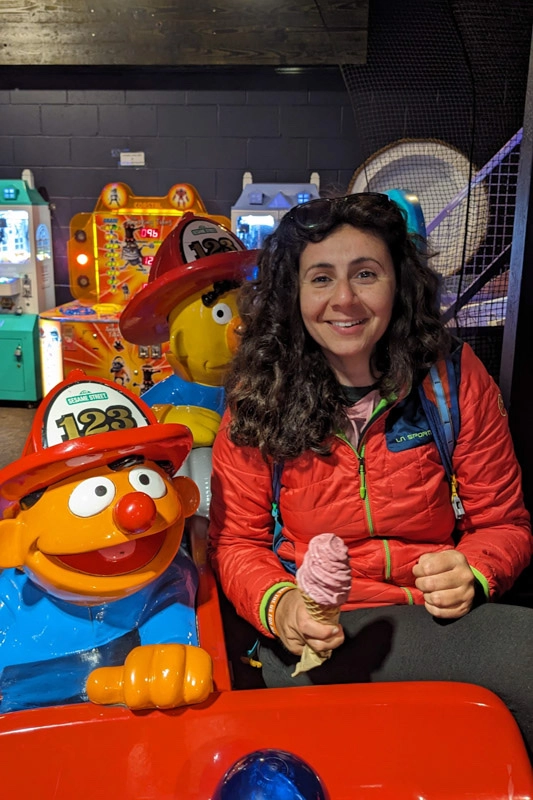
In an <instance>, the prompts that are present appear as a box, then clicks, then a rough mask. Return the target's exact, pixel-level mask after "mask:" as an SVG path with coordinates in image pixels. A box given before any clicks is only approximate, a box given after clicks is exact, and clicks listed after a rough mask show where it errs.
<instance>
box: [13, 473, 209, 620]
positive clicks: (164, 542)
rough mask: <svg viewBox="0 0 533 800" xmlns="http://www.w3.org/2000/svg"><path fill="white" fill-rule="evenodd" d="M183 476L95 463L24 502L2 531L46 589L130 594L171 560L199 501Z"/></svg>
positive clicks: (113, 596)
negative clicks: (16, 541) (13, 539)
mask: <svg viewBox="0 0 533 800" xmlns="http://www.w3.org/2000/svg"><path fill="white" fill-rule="evenodd" d="M198 499H199V498H198V489H197V487H196V486H195V485H194V484H193V483H192V481H190V480H189V479H188V478H176V479H174V481H173V480H171V479H170V478H169V477H168V476H167V475H166V474H165V473H164V472H163V471H162V470H161V469H160V468H159V467H158V466H157V465H156V464H155V463H154V462H147V463H141V464H134V465H130V466H126V467H124V468H123V469H112V468H111V467H103V468H102V467H100V468H97V469H93V470H89V471H87V472H85V473H84V474H83V476H82V477H79V478H78V479H76V478H68V479H65V480H63V481H61V482H59V483H57V484H54V485H53V486H50V487H49V488H48V489H47V490H46V491H45V492H44V493H43V494H42V496H41V497H40V498H39V499H38V500H37V501H36V502H35V504H34V505H30V506H29V507H25V505H26V504H25V503H24V502H22V504H21V505H22V508H21V510H20V512H19V514H18V517H17V519H16V520H7V521H5V522H4V523H1V524H5V525H8V523H11V524H13V525H15V526H16V529H15V530H9V531H8V530H7V529H6V531H5V534H6V535H7V536H18V537H20V538H19V549H20V554H21V555H20V559H21V562H22V563H20V564H19V566H23V568H24V570H25V571H26V572H27V573H28V574H29V575H30V577H31V578H32V580H33V582H34V583H36V584H37V585H38V586H40V587H41V588H43V589H44V590H45V591H46V592H49V593H50V594H52V595H54V596H55V597H59V598H60V599H62V600H67V601H69V602H72V603H78V604H80V605H96V604H100V603H103V602H107V601H109V600H117V599H120V598H121V597H124V596H127V595H129V594H132V593H133V592H135V591H137V590H139V589H141V588H143V587H144V586H146V585H147V584H148V583H151V582H152V581H153V580H155V578H157V577H158V576H159V575H161V574H162V573H163V572H164V570H166V569H167V567H168V566H169V565H170V563H171V561H172V559H173V558H174V556H175V555H176V553H177V551H178V548H179V545H180V543H181V537H182V534H183V526H184V520H185V517H186V516H190V515H191V514H192V513H194V511H195V509H196V507H197V505H198Z"/></svg>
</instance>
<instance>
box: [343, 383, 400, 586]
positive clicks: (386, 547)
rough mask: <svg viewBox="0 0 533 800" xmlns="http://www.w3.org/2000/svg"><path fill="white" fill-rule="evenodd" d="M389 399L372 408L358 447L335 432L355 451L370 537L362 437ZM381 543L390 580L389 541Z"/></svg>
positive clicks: (369, 515) (368, 504)
mask: <svg viewBox="0 0 533 800" xmlns="http://www.w3.org/2000/svg"><path fill="white" fill-rule="evenodd" d="M390 407H391V406H390V401H388V400H387V399H386V398H382V399H381V400H380V402H379V403H378V405H377V406H376V408H375V409H374V411H373V413H372V416H371V417H370V419H369V420H368V422H367V424H366V425H365V427H364V428H363V430H362V431H361V436H360V438H359V449H358V448H356V447H354V446H353V445H352V443H351V442H350V441H349V440H348V439H347V438H346V436H345V435H344V434H337V436H338V437H339V439H342V441H343V442H345V443H346V444H347V445H348V446H349V447H351V448H352V450H353V452H354V453H355V455H356V457H357V460H358V461H359V496H360V497H361V500H362V501H363V502H364V504H365V513H366V521H367V525H368V533H369V535H370V536H371V537H373V536H375V531H374V523H373V520H372V509H371V508H370V498H369V496H368V488H367V485H366V472H365V447H366V445H365V443H364V442H363V439H364V437H365V435H366V434H367V432H368V430H369V429H370V427H371V426H372V425H373V424H374V422H376V420H377V419H378V418H379V417H381V416H382V414H384V413H385V411H387V410H388V409H389V408H390ZM381 542H382V544H383V549H384V551H385V575H384V578H385V580H386V581H388V580H390V577H391V558H390V547H389V542H388V540H387V539H381Z"/></svg>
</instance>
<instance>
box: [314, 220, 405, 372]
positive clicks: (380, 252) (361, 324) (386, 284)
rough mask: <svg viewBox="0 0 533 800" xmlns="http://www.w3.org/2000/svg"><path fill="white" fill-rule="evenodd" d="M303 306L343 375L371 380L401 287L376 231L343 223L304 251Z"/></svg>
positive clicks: (332, 362)
mask: <svg viewBox="0 0 533 800" xmlns="http://www.w3.org/2000/svg"><path fill="white" fill-rule="evenodd" d="M299 287H300V311H301V314H302V319H303V322H304V325H305V327H306V329H307V331H308V333H309V335H310V336H311V337H312V338H313V339H314V340H315V342H317V344H318V345H319V346H320V348H321V350H322V352H323V353H324V356H325V357H326V359H327V360H328V362H329V363H330V365H331V367H332V369H333V371H334V373H335V375H336V377H337V379H338V381H339V382H340V383H341V384H343V385H345V386H368V385H370V384H372V383H373V382H374V381H375V378H376V376H374V375H372V372H371V368H370V360H371V357H372V353H373V350H374V347H375V345H376V343H377V342H378V341H379V340H380V339H381V337H382V336H383V335H384V333H385V331H386V330H387V327H388V325H389V322H390V320H391V316H392V309H393V305H394V297H395V292H396V278H395V273H394V265H393V262H392V258H391V255H390V252H389V249H388V247H387V245H386V244H385V243H384V242H383V241H382V240H381V239H379V238H378V237H377V236H374V235H373V234H371V233H368V232H366V231H363V230H360V229H358V228H353V227H352V226H351V225H342V226H341V227H340V228H336V229H335V230H334V231H333V233H331V234H330V235H329V236H327V237H326V238H325V239H323V240H322V241H321V242H311V243H309V244H307V245H306V246H305V248H304V250H303V251H302V254H301V256H300V268H299Z"/></svg>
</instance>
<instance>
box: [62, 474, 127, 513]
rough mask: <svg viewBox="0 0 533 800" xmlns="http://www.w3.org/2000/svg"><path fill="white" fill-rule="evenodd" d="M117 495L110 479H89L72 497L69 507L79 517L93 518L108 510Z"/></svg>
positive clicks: (77, 488) (81, 484) (78, 487)
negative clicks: (105, 509)
mask: <svg viewBox="0 0 533 800" xmlns="http://www.w3.org/2000/svg"><path fill="white" fill-rule="evenodd" d="M115 494H116V489H115V484H114V483H113V481H110V480H109V478H87V480H86V481H82V482H81V483H79V484H78V485H77V486H76V488H75V489H74V491H73V492H72V494H71V495H70V497H69V499H68V507H69V510H70V511H72V513H73V514H75V515H76V516H77V517H92V516H94V515H95V514H99V513H100V511H103V510H104V508H107V506H108V505H110V503H112V502H113V499H114V497H115Z"/></svg>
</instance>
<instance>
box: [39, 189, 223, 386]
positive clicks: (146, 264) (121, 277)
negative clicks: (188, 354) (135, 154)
mask: <svg viewBox="0 0 533 800" xmlns="http://www.w3.org/2000/svg"><path fill="white" fill-rule="evenodd" d="M186 211H193V212H194V213H196V214H201V215H203V216H208V217H211V218H212V219H214V220H217V221H220V222H223V224H225V225H227V226H228V227H229V226H230V221H229V219H227V217H223V216H216V215H212V214H208V213H207V211H206V208H205V206H204V204H203V202H202V200H201V198H200V196H199V194H198V192H197V191H196V189H195V188H194V187H193V186H191V185H189V184H186V183H183V184H176V185H174V186H172V187H171V189H170V190H169V191H168V193H167V195H166V196H164V197H137V196H135V195H134V194H133V193H132V191H131V189H130V187H129V186H127V185H126V184H124V183H109V184H107V185H106V186H104V188H103V190H102V192H101V194H100V197H99V198H98V201H97V203H96V206H95V209H94V211H92V212H87V213H81V214H76V215H75V216H74V217H73V218H72V220H71V222H70V238H69V240H68V245H67V255H68V270H69V279H70V290H71V293H72V295H73V297H74V300H73V301H72V302H70V303H66V304H64V305H61V306H58V307H57V308H51V309H50V310H47V311H45V312H43V313H41V316H40V336H41V356H42V361H43V392H44V393H45V394H46V393H47V392H48V391H50V389H52V388H53V387H54V386H56V385H57V384H58V383H59V382H60V381H61V380H63V378H65V377H66V376H67V375H68V374H69V373H70V371H71V370H73V369H75V368H81V369H83V370H84V372H85V373H86V374H88V375H93V376H95V377H100V378H108V379H111V380H113V381H115V382H116V383H118V384H120V385H122V386H127V387H128V388H129V389H130V390H131V391H133V392H135V393H136V394H142V392H144V391H146V390H147V389H149V388H151V387H152V386H153V385H154V384H155V383H157V382H158V381H160V380H162V379H163V378H166V377H167V376H168V375H170V374H171V372H172V370H171V368H170V366H169V364H168V363H167V360H166V358H165V353H164V350H165V348H166V344H153V345H150V346H147V347H143V346H137V345H132V344H131V343H129V342H127V341H126V340H125V339H123V338H122V336H121V333H120V330H119V324H118V323H119V318H120V314H121V312H122V310H123V309H124V307H125V306H126V304H127V303H128V301H129V300H130V298H132V297H133V296H134V295H135V294H136V293H137V292H138V291H139V290H140V289H141V288H142V287H143V286H144V285H145V284H146V282H147V281H148V275H149V272H150V267H151V265H152V262H153V260H154V257H155V254H156V253H157V250H158V248H159V246H160V245H161V243H162V242H163V241H164V239H165V237H166V236H167V235H168V234H169V233H170V231H171V230H172V229H173V227H174V226H175V225H176V223H177V222H178V220H179V219H180V218H181V217H182V216H183V214H184V213H185V212H186Z"/></svg>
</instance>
